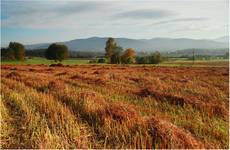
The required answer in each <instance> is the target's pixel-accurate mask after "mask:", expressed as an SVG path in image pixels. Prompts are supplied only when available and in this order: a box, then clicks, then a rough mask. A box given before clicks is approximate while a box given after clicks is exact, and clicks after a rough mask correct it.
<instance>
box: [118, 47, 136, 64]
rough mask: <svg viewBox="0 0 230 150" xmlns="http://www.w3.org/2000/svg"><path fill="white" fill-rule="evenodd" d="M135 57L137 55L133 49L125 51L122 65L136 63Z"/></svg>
mask: <svg viewBox="0 0 230 150" xmlns="http://www.w3.org/2000/svg"><path fill="white" fill-rule="evenodd" d="M135 57H136V53H135V51H134V49H132V48H128V49H126V50H125V52H124V53H123V55H122V57H121V58H122V63H124V64H132V63H135Z"/></svg>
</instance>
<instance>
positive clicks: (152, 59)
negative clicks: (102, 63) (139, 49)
mask: <svg viewBox="0 0 230 150" xmlns="http://www.w3.org/2000/svg"><path fill="white" fill-rule="evenodd" d="M105 58H107V60H108V63H111V64H133V63H137V64H158V63H160V62H161V61H162V60H163V57H162V56H161V54H160V53H159V52H155V53H153V54H150V55H147V56H137V55H136V52H135V50H134V49H132V48H128V49H126V50H125V51H124V50H123V48H122V47H121V46H117V43H116V42H115V40H114V39H113V38H108V40H107V41H106V47H105Z"/></svg>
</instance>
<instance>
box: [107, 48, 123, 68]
mask: <svg viewBox="0 0 230 150" xmlns="http://www.w3.org/2000/svg"><path fill="white" fill-rule="evenodd" d="M122 52H123V48H122V47H120V46H118V47H116V48H115V49H114V51H113V53H112V55H111V57H110V58H111V59H110V63H111V64H121V55H122Z"/></svg>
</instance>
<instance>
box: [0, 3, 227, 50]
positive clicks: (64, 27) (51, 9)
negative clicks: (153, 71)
mask: <svg viewBox="0 0 230 150" xmlns="http://www.w3.org/2000/svg"><path fill="white" fill-rule="evenodd" d="M228 5H229V4H228V0H151V1H150V0H107V1H105V0H33V1H32V0H1V45H2V46H6V45H8V43H9V42H10V41H17V42H21V43H23V44H34V43H46V42H58V41H68V40H72V39H77V38H78V39H79V38H87V37H91V36H100V37H107V36H112V37H126V38H136V39H143V38H145V39H148V38H154V37H171V38H195V39H212V38H217V37H221V36H226V35H228Z"/></svg>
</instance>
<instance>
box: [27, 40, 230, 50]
mask: <svg viewBox="0 0 230 150" xmlns="http://www.w3.org/2000/svg"><path fill="white" fill-rule="evenodd" d="M107 39H108V38H107V37H91V38H86V39H75V40H71V41H66V42H58V43H62V44H65V45H66V46H67V47H68V48H69V49H70V50H71V51H85V52H89V51H97V52H104V48H105V42H106V40H107ZM115 41H116V42H117V44H118V45H119V46H122V47H123V48H124V49H126V48H130V47H131V48H134V49H135V50H136V51H138V52H142V51H143V52H150V51H157V50H158V51H176V50H182V49H191V48H194V49H223V48H228V41H229V37H221V38H218V39H213V40H207V39H200V40H197V39H188V38H178V39H173V38H152V39H128V38H115ZM50 44H51V43H41V44H32V45H26V49H43V48H47V47H48V46H49V45H50Z"/></svg>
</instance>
